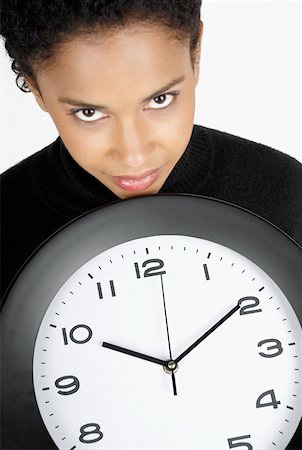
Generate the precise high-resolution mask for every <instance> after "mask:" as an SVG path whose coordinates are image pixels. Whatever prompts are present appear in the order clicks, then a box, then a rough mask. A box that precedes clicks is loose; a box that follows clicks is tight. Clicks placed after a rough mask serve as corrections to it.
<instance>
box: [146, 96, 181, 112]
mask: <svg viewBox="0 0 302 450" xmlns="http://www.w3.org/2000/svg"><path fill="white" fill-rule="evenodd" d="M176 95H178V93H167V94H161V95H159V96H158V97H154V98H153V99H152V100H151V102H154V105H156V106H155V107H152V108H151V109H165V108H167V107H168V106H170V105H171V103H172V102H173V100H174V97H176ZM168 97H169V98H168ZM167 98H168V101H167Z"/></svg>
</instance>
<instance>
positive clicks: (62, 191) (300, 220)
mask: <svg viewBox="0 0 302 450" xmlns="http://www.w3.org/2000/svg"><path fill="white" fill-rule="evenodd" d="M159 192H160V193H189V194H198V195H205V196H208V197H214V198H218V199H222V200H226V201H228V202H231V203H233V204H235V205H239V206H241V207H244V208H246V209H248V210H250V211H252V212H254V213H256V214H258V215H260V216H262V217H264V218H266V219H268V220H269V221H270V222H272V223H273V224H274V225H276V226H278V227H279V228H281V230H283V231H285V232H286V233H287V234H288V235H290V236H291V237H292V238H294V239H295V240H296V241H297V242H298V243H300V245H302V165H301V164H300V163H299V162H298V161H297V160H295V159H294V158H292V157H290V156H288V155H286V154H284V153H282V152H280V151H277V150H274V149H272V148H270V147H267V146H264V145H261V144H258V143H255V142H252V141H249V140H246V139H243V138H240V137H236V136H233V135H231V134H227V133H224V132H221V131H217V130H213V129H210V128H206V127H203V126H200V125H194V127H193V131H192V136H191V139H190V142H189V144H188V146H187V148H186V150H185V152H184V154H183V156H182V157H181V158H180V160H179V161H178V163H177V164H176V166H175V167H174V169H173V171H172V172H171V174H170V175H169V177H168V178H167V180H166V182H165V183H164V185H163V187H162V188H161V189H160V191H159ZM117 200H119V198H118V197H117V196H116V195H115V194H113V193H112V192H111V191H110V190H109V189H108V188H107V187H106V186H104V185H103V184H102V183H100V182H99V181H98V180H97V179H96V178H95V177H93V176H92V175H90V174H89V173H88V172H86V171H85V170H84V169H83V168H81V167H80V166H79V165H78V164H77V163H76V162H75V161H74V159H73V158H72V157H71V155H70V154H69V152H68V151H67V149H66V147H65V146H64V143H63V141H62V140H61V138H60V136H59V137H58V138H57V139H56V140H55V141H54V142H53V143H52V144H50V145H49V146H47V147H45V148H44V149H42V150H40V151H39V152H37V153H35V154H34V155H32V156H30V157H28V158H26V159H25V160H23V161H21V162H20V163H19V164H17V165H15V166H14V167H12V168H10V169H9V170H7V171H6V172H4V173H3V174H2V175H1V209H2V214H1V236H2V238H1V252H2V254H1V296H2V295H3V293H4V292H5V290H6V289H7V287H8V285H9V283H10V282H11V280H12V279H13V277H14V275H15V274H16V272H17V271H18V269H19V268H20V267H21V266H22V264H23V263H24V262H25V261H26V259H27V258H28V257H29V256H30V255H31V253H32V252H33V251H34V250H35V248H36V247H37V246H39V245H40V244H41V243H42V242H43V241H44V240H45V239H46V238H48V237H49V236H50V235H51V234H53V233H55V232H56V231H57V230H58V229H59V228H61V227H62V226H63V225H65V224H66V223H68V222H69V221H71V220H72V219H74V218H76V217H77V216H79V215H81V214H83V213H85V212H87V211H89V210H91V209H94V208H96V207H97V206H103V205H105V204H108V203H110V202H113V201H117Z"/></svg>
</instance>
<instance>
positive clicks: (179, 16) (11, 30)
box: [0, 0, 202, 92]
mask: <svg viewBox="0 0 302 450" xmlns="http://www.w3.org/2000/svg"><path fill="white" fill-rule="evenodd" d="M201 3H202V0H51V1H50V0H4V1H1V12H0V14H1V20H0V35H2V37H3V38H4V39H5V48H6V51H7V53H8V55H9V57H10V58H11V59H12V64H11V67H12V70H13V71H14V72H15V73H16V74H17V78H16V84H17V86H18V87H19V88H20V89H21V90H22V91H24V92H30V87H29V85H28V84H27V83H26V79H25V78H28V79H31V80H33V81H34V82H35V83H36V78H35V72H36V68H37V67H39V68H41V67H42V66H46V65H47V63H49V62H50V59H51V58H54V56H55V54H56V52H57V50H58V49H59V46H60V45H61V44H63V43H65V42H67V41H68V40H70V39H72V38H73V37H74V36H77V37H78V36H79V35H84V36H88V37H89V36H90V35H91V34H93V33H95V32H97V31H102V32H104V33H107V34H109V33H111V32H114V31H115V30H119V29H121V28H123V27H125V26H127V27H131V26H135V24H137V23H138V22H144V23H150V24H152V25H160V26H164V27H166V28H167V29H168V30H170V32H171V37H172V38H175V39H178V40H180V41H184V40H189V42H190V52H191V61H192V64H193V57H192V55H193V52H194V51H195V50H196V48H197V45H198V38H199V34H198V32H199V23H200V9H201Z"/></svg>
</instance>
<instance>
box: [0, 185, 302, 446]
mask: <svg viewBox="0 0 302 450" xmlns="http://www.w3.org/2000/svg"><path fill="white" fill-rule="evenodd" d="M301 267H302V248H301V247H300V246H299V245H298V244H297V243H295V241H293V240H292V239H291V238H290V237H288V236H287V235H286V234H285V233H283V232H282V231H280V230H279V229H278V228H276V227H275V226H273V225H271V224H270V223H269V222H267V221H266V220H264V219H261V218H260V217H258V216H257V215H255V214H252V213H250V212H249V211H247V210H244V209H242V208H239V207H237V206H234V205H232V204H229V203H226V202H223V201H219V200H215V199H211V198H207V197H199V196H194V195H185V194H183V195H181V194H180V195H172V194H157V195H154V196H147V197H137V198H132V199H129V200H123V201H118V202H115V203H112V204H110V205H107V206H106V207H104V208H97V209H95V210H93V211H91V212H89V213H87V214H84V215H83V216H81V217H79V218H78V219H76V220H74V221H72V222H71V223H70V224H68V225H67V226H65V227H63V228H62V229H61V230H59V231H58V232H57V233H56V234H55V235H53V236H52V237H51V238H50V239H48V240H47V241H46V242H45V243H44V244H43V245H41V246H40V248H39V249H38V250H37V251H36V252H35V254H34V255H33V256H32V257H31V258H30V259H29V261H27V263H26V264H25V265H24V266H23V268H22V270H21V271H20V273H19V274H18V277H17V279H16V281H15V282H14V283H13V284H12V285H11V287H10V289H9V290H8V292H7V294H6V297H5V299H4V302H3V307H2V311H1V332H2V347H1V363H2V424H1V431H2V448H10V449H39V450H42V449H51V448H59V449H62V450H75V449H76V450H78V449H79V450H80V449H89V450H93V449H100V450H102V449H104V450H109V449H110V450H111V449H112V450H113V449H115V450H117V449H121V450H122V449H124V450H125V449H128V450H129V449H131V450H132V449H149V450H151V449H152V450H155V449H158V450H159V449H160V450H166V449H170V450H172V449H173V450H176V449H177V450H193V449H194V450H197V449H198V450H218V449H221V450H228V449H233V448H236V449H240V450H241V449H242V450H252V449H254V450H268V449H279V450H280V449H285V448H291V449H294V448H297V449H298V448H301V446H300V447H299V445H300V444H299V442H301V441H300V438H301V415H302V401H301V399H302V390H301V389H302V388H301V369H302V365H301V354H302V351H301V350H302V339H301V337H302V332H301V324H302V302H301V293H302V276H301V275H302V273H301Z"/></svg>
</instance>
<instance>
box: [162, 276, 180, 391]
mask: <svg viewBox="0 0 302 450" xmlns="http://www.w3.org/2000/svg"><path fill="white" fill-rule="evenodd" d="M160 280H161V289H162V294H163V302H164V310H165V319H166V329H167V336H168V345H169V354H170V359H171V360H173V358H172V351H171V343H170V334H169V325H168V317H167V309H166V300H165V292H164V285H163V276H162V275H160ZM172 385H173V392H174V395H177V390H176V381H175V375H174V372H173V371H172Z"/></svg>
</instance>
